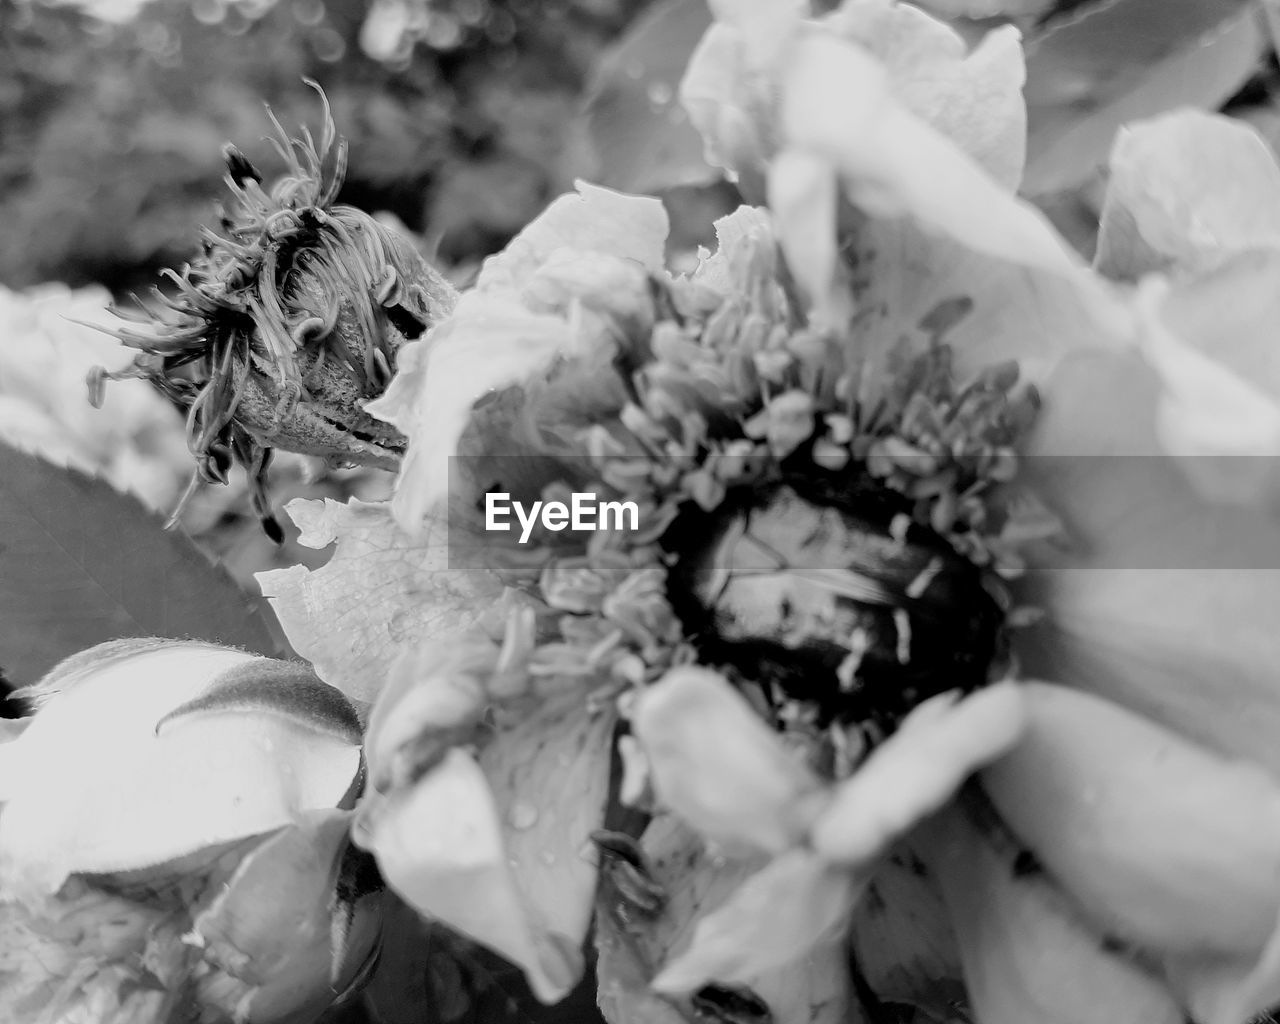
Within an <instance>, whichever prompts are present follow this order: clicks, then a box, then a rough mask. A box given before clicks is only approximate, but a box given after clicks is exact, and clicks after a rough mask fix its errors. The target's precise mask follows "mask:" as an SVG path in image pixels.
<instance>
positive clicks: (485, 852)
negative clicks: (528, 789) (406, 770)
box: [354, 748, 582, 1003]
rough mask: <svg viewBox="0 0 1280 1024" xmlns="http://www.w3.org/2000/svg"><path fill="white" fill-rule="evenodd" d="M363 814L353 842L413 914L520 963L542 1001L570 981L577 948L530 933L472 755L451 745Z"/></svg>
mask: <svg viewBox="0 0 1280 1024" xmlns="http://www.w3.org/2000/svg"><path fill="white" fill-rule="evenodd" d="M361 818H362V821H361V822H360V823H359V825H358V827H357V829H356V831H355V833H354V834H355V836H356V839H357V841H358V842H360V844H361V845H362V846H364V847H365V848H366V849H368V850H369V851H370V852H371V853H373V854H374V856H375V857H376V858H377V859H378V867H379V868H380V869H381V871H382V875H383V877H384V878H385V879H386V880H387V884H388V885H389V886H391V888H392V889H394V890H395V891H396V892H398V893H399V894H400V895H401V896H402V897H403V898H404V899H405V901H406V902H408V903H409V904H411V905H412V906H413V907H415V908H416V909H417V910H418V911H419V913H421V914H424V915H426V916H427V917H430V918H434V919H436V920H438V921H440V922H442V923H444V924H447V925H449V927H451V928H454V929H456V930H457V931H459V932H461V933H462V934H463V935H466V936H468V937H469V938H472V939H474V940H475V941H476V942H480V943H482V944H484V945H486V946H488V947H489V948H491V949H493V950H494V951H495V952H497V953H499V954H501V955H502V956H504V957H506V958H507V959H508V960H510V961H511V962H512V963H514V964H516V965H517V966H519V967H520V968H521V969H523V970H524V972H525V976H526V977H527V978H528V980H529V985H530V987H531V988H532V989H533V992H534V994H535V995H536V996H537V997H538V998H539V999H541V1000H543V1001H544V1002H547V1003H553V1002H556V1001H557V1000H559V999H561V998H563V997H564V995H565V994H566V993H567V992H568V991H569V990H570V989H571V988H572V987H573V985H574V982H575V981H576V980H577V977H578V975H579V974H580V973H581V971H582V957H581V953H580V951H579V950H578V948H577V947H576V946H573V945H572V944H567V943H563V942H559V941H557V940H556V937H555V936H553V935H547V934H540V933H539V932H538V931H536V929H535V925H534V923H533V921H532V920H531V917H530V914H529V911H528V908H527V906H526V904H525V901H524V897H523V895H522V893H521V892H520V890H519V888H518V886H517V884H516V880H515V878H514V877H513V875H512V871H511V868H510V865H509V863H508V857H507V852H506V849H505V848H504V845H503V828H502V822H501V819H500V817H499V810H498V807H497V805H496V804H495V803H494V799H493V794H492V792H491V791H490V789H489V784H488V782H487V781H486V779H485V777H484V772H483V771H482V770H481V768H480V766H479V765H478V764H476V762H475V760H474V759H472V758H471V756H470V755H468V754H466V753H465V752H463V751H462V750H460V749H457V748H455V749H453V750H450V751H449V752H448V753H447V754H445V756H444V759H443V760H442V761H441V762H440V764H439V765H437V766H436V767H435V768H433V769H432V770H431V771H429V772H428V773H427V774H426V775H424V776H423V777H422V778H421V779H419V780H418V781H417V782H416V783H415V784H414V785H413V786H411V787H408V788H407V789H406V790H402V791H400V792H398V793H395V794H392V795H391V796H390V797H386V798H383V799H382V800H377V799H375V800H369V801H367V803H366V805H363V806H362V808H361Z"/></svg>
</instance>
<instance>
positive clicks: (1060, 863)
mask: <svg viewBox="0 0 1280 1024" xmlns="http://www.w3.org/2000/svg"><path fill="white" fill-rule="evenodd" d="M1022 686H1023V688H1024V690H1025V692H1026V695H1027V701H1028V708H1029V710H1030V712H1031V714H1030V725H1029V727H1028V729H1027V733H1026V736H1025V737H1024V739H1023V740H1022V742H1021V743H1019V744H1018V745H1017V746H1016V747H1015V748H1014V749H1013V750H1012V751H1011V752H1010V753H1009V754H1007V755H1006V756H1005V757H1004V758H1002V759H1001V760H1000V761H998V762H996V763H995V764H994V765H992V766H990V767H989V768H987V769H986V770H985V771H984V772H983V773H982V783H983V787H984V788H985V790H986V791H987V793H988V794H989V795H990V797H991V801H992V803H993V804H994V805H995V807H996V809H997V810H998V811H999V813H1000V815H1001V817H1002V818H1003V819H1004V820H1005V821H1006V822H1007V823H1008V825H1009V828H1010V829H1011V830H1012V832H1013V833H1014V835H1016V836H1017V837H1018V839H1019V840H1020V841H1021V842H1023V843H1025V844H1027V846H1028V847H1029V848H1030V849H1031V851H1032V852H1033V853H1034V854H1035V855H1036V857H1037V858H1039V860H1040V861H1041V863H1043V864H1044V866H1045V868H1046V870H1047V871H1048V872H1049V874H1050V875H1051V876H1052V877H1053V878H1054V879H1055V880H1056V881H1057V882H1059V883H1060V884H1061V885H1062V886H1063V888H1064V889H1065V890H1066V891H1067V892H1068V893H1070V894H1071V896H1072V897H1073V898H1074V899H1075V900H1077V901H1078V902H1079V904H1080V905H1081V906H1082V907H1083V908H1084V910H1085V911H1086V913H1087V914H1088V915H1089V917H1090V918H1091V919H1092V920H1094V921H1095V922H1097V923H1098V924H1099V925H1100V926H1101V928H1102V930H1104V931H1105V932H1106V933H1107V934H1110V935H1114V936H1116V937H1118V938H1120V939H1122V940H1124V941H1127V942H1131V943H1134V944H1137V945H1138V946H1140V947H1141V948H1144V949H1149V950H1154V951H1157V952H1161V953H1176V954H1181V955H1189V956H1195V955H1204V956H1209V957H1213V956H1223V955H1231V956H1237V957H1240V958H1242V959H1244V960H1245V961H1246V962H1248V963H1250V964H1252V963H1253V962H1255V961H1256V960H1257V958H1258V955H1259V952H1260V951H1261V950H1262V948H1263V947H1264V946H1265V945H1266V944H1267V942H1268V940H1269V939H1270V938H1271V936H1272V933H1273V932H1274V931H1275V927H1276V920H1277V915H1278V914H1280V785H1278V784H1277V783H1276V781H1275V780H1274V779H1272V777H1271V776H1269V775H1268V774H1267V773H1266V772H1264V771H1262V770H1261V769H1260V768H1257V767H1255V766H1253V765H1250V764H1248V763H1245V762H1240V761H1230V760H1227V759H1225V758H1221V757H1218V756H1217V755H1215V754H1212V753H1210V752H1209V751H1207V750H1204V749H1202V748H1200V747H1197V746H1195V745H1194V744H1192V743H1189V742H1187V741H1186V740H1184V739H1182V738H1180V737H1179V736H1177V735H1175V734H1174V733H1172V732H1169V731H1168V730H1167V729H1165V728H1163V727H1162V726H1159V725H1156V724H1155V723H1153V722H1150V721H1148V720H1147V719H1144V718H1142V717H1140V716H1138V715H1135V714H1133V713H1132V712H1130V711H1126V710H1124V709H1123V708H1120V707H1119V706H1117V705H1114V704H1111V703H1109V702H1107V701H1104V700H1101V699H1100V698H1098V697H1093V696H1090V695H1088V694H1084V693H1079V692H1076V691H1074V690H1067V689H1064V688H1062V687H1057V686H1050V685H1047V684H1043V683H1024V684H1022ZM1263 1008H1264V1007H1255V1008H1254V1009H1256V1010H1261V1009H1263Z"/></svg>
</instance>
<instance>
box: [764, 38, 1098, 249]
mask: <svg viewBox="0 0 1280 1024" xmlns="http://www.w3.org/2000/svg"><path fill="white" fill-rule="evenodd" d="M781 88H782V110H781V121H782V132H783V139H784V148H785V149H791V148H794V149H798V150H800V151H802V152H807V153H811V154H813V155H815V156H821V157H823V158H825V159H826V160H828V161H829V162H831V163H832V164H834V165H835V167H836V168H837V169H838V170H839V172H840V174H841V176H842V178H843V179H844V183H845V187H846V189H847V190H848V192H849V197H850V199H851V200H852V201H853V203H854V205H855V206H858V207H860V208H862V209H864V210H866V211H867V212H868V213H870V214H872V215H874V216H878V217H891V216H901V215H907V216H910V217H912V218H914V219H915V220H917V221H918V222H919V223H921V224H922V225H925V226H926V227H928V228H929V229H931V231H933V232H935V233H940V234H943V235H946V236H949V237H951V238H954V239H956V240H958V241H961V242H963V243H964V244H965V245H967V246H968V247H969V248H971V249H974V250H976V251H978V252H981V253H984V254H986V255H989V256H996V257H1000V258H1002V259H1006V260H1010V261H1012V262H1016V263H1020V264H1023V265H1026V266H1029V267H1035V268H1037V269H1040V270H1048V271H1052V272H1055V273H1069V272H1072V271H1073V270H1075V269H1077V268H1078V261H1077V260H1076V258H1075V257H1074V255H1073V254H1072V253H1071V252H1070V251H1069V249H1068V248H1067V247H1066V245H1065V244H1064V243H1063V242H1062V240H1061V239H1060V238H1059V237H1058V236H1057V234H1056V233H1055V232H1054V231H1053V229H1052V228H1051V227H1050V226H1049V223H1048V221H1046V220H1045V219H1044V218H1043V217H1042V216H1041V215H1040V214H1039V213H1038V212H1036V211H1035V209H1034V208H1033V207H1031V206H1030V205H1029V204H1026V203H1023V202H1021V201H1020V200H1018V199H1016V198H1015V197H1013V196H1012V195H1010V194H1009V193H1008V192H1007V191H1005V189H1003V188H1002V187H1001V186H1000V185H998V184H997V183H996V182H995V181H994V180H992V179H991V178H990V177H988V175H987V173H986V172H985V171H984V170H983V169H982V168H981V167H980V166H979V165H978V164H977V163H975V162H974V161H973V159H972V158H971V157H969V156H968V155H967V154H965V153H964V152H963V151H962V150H961V149H960V148H959V147H958V146H956V145H955V143H954V142H952V141H951V140H950V139H948V138H947V137H946V136H944V135H943V134H941V133H940V132H939V131H938V130H937V129H935V128H933V127H932V126H930V125H929V124H928V123H927V122H925V121H924V120H922V119H921V118H919V117H918V116H917V115H915V114H913V113H912V112H911V111H910V110H908V109H907V108H905V107H904V106H902V105H901V104H900V103H899V102H898V101H897V100H896V98H895V97H894V96H893V95H892V93H891V91H890V88H889V85H888V82H887V80H886V77H885V72H884V71H883V69H882V68H881V67H880V66H879V65H877V64H876V62H875V61H874V59H873V58H871V57H870V56H869V55H868V54H867V53H866V51H864V50H862V49H861V48H860V47H858V46H856V45H854V44H851V43H845V42H841V41H839V40H837V39H834V38H831V37H824V36H812V37H810V38H807V39H804V40H802V41H801V42H799V43H798V44H797V45H796V47H795V51H794V54H793V56H792V57H791V58H790V59H789V61H788V70H787V73H786V76H785V78H784V79H783V81H782V83H781ZM833 95H838V96H844V97H855V96H856V97H857V102H856V103H852V102H846V103H840V104H836V103H832V102H830V97H831V96H833Z"/></svg>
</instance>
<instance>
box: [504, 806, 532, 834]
mask: <svg viewBox="0 0 1280 1024" xmlns="http://www.w3.org/2000/svg"><path fill="white" fill-rule="evenodd" d="M507 821H508V822H509V823H510V824H511V827H512V828H514V829H517V830H519V831H521V832H523V831H524V830H525V829H529V828H533V826H534V825H536V824H537V823H538V808H536V807H534V806H533V804H531V803H529V802H528V801H527V800H517V801H516V802H515V803H514V804H512V805H511V810H510V812H509V813H508V814H507Z"/></svg>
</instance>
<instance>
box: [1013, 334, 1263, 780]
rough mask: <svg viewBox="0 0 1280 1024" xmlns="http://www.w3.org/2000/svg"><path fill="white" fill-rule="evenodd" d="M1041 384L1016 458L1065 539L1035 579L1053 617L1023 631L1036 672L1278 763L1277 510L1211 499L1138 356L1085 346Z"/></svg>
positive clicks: (1025, 653)
mask: <svg viewBox="0 0 1280 1024" xmlns="http://www.w3.org/2000/svg"><path fill="white" fill-rule="evenodd" d="M1043 394H1044V408H1043V411H1042V414H1041V417H1040V419H1039V421H1038V422H1037V426H1036V430H1035V434H1034V435H1033V436H1032V438H1031V439H1030V443H1029V445H1028V450H1027V453H1026V455H1025V456H1024V458H1023V459H1022V466H1023V470H1024V473H1025V478H1026V481H1027V483H1028V484H1029V486H1031V487H1032V488H1033V489H1034V491H1035V493H1036V494H1037V496H1039V497H1040V498H1041V499H1042V500H1044V501H1045V502H1046V503H1047V504H1048V505H1049V506H1050V508H1051V509H1052V510H1053V512H1054V513H1055V514H1056V515H1057V516H1058V517H1059V518H1060V519H1061V520H1062V521H1063V523H1064V526H1065V529H1066V531H1067V536H1068V539H1069V543H1070V550H1069V551H1067V552H1065V553H1057V554H1048V555H1045V556H1042V557H1039V561H1038V564H1039V565H1040V566H1042V568H1039V569H1037V570H1035V571H1033V572H1032V573H1031V574H1030V575H1029V577H1028V579H1027V584H1028V586H1027V590H1026V592H1025V594H1024V595H1023V597H1024V599H1025V600H1027V601H1029V602H1030V603H1033V604H1035V605H1037V606H1038V607H1041V608H1043V609H1044V610H1045V612H1046V615H1045V616H1044V619H1043V620H1042V623H1041V624H1040V625H1038V626H1036V627H1034V628H1033V629H1030V630H1027V631H1025V632H1024V633H1023V634H1022V635H1021V636H1020V637H1019V638H1018V641H1017V643H1018V653H1019V657H1020V659H1021V661H1022V662H1023V664H1024V666H1025V668H1026V670H1027V671H1028V672H1029V673H1031V674H1039V675H1042V676H1044V677H1047V678H1053V679H1055V680H1057V681H1059V682H1062V683H1064V684H1066V685H1070V686H1073V687H1076V688H1080V689H1084V690H1088V691H1091V692H1094V693H1099V694H1101V695H1102V696H1104V697H1107V698H1108V699H1111V700H1115V701H1118V702H1119V703H1121V704H1123V705H1125V706H1126V707H1128V708H1131V709H1132V710H1135V711H1137V712H1139V713H1140V714H1142V715H1145V716H1147V717H1149V718H1152V719H1153V720H1155V721H1158V722H1162V723H1164V724H1165V725H1168V726H1171V727H1172V728H1174V729H1175V730H1177V731H1178V732H1180V733H1181V734H1183V735H1185V736H1189V737H1191V738H1193V739H1195V740H1198V741H1199V742H1202V743H1205V744H1207V745H1208V746H1210V747H1212V748H1213V749H1215V750H1218V751H1219V752H1221V753H1224V754H1227V755H1229V756H1237V757H1245V758H1250V759H1252V760H1255V761H1256V762H1258V763H1260V764H1263V765H1265V766H1267V767H1268V768H1270V769H1271V770H1272V771H1273V772H1274V773H1277V774H1280V748H1277V745H1276V743H1275V742H1274V737H1275V736H1276V735H1277V731H1278V730H1280V688H1277V686H1276V684H1275V671H1274V667H1275V665H1276V664H1277V663H1280V634H1278V633H1277V631H1276V629H1275V628H1274V622H1273V616H1272V614H1271V612H1270V611H1269V609H1272V608H1275V607H1277V604H1278V603H1280V563H1276V562H1274V561H1273V560H1272V553H1273V552H1275V551H1276V550H1278V547H1277V545H1278V544H1280V528H1278V527H1277V524H1276V522H1275V519H1274V517H1273V516H1272V515H1271V514H1270V513H1268V511H1267V510H1266V509H1265V508H1251V507H1247V506H1228V505H1222V504H1219V503H1214V502H1212V501H1210V500H1209V499H1207V498H1206V496H1205V495H1203V493H1202V492H1200V491H1199V490H1198V489H1197V488H1196V487H1195V486H1193V484H1192V483H1191V481H1190V480H1189V479H1188V478H1187V476H1186V474H1185V473H1184V472H1183V471H1182V469H1181V467H1180V466H1179V465H1178V462H1177V460H1175V459H1173V458H1171V457H1169V456H1167V455H1164V454H1163V452H1162V445H1161V444H1160V441H1159V439H1158V438H1157V436H1156V432H1155V415H1154V409H1155V407H1156V404H1157V402H1158V400H1159V396H1160V385H1159V381H1158V380H1157V378H1156V377H1155V374H1154V373H1153V372H1152V371H1151V369H1150V368H1149V367H1147V366H1146V365H1145V364H1144V363H1143V361H1142V360H1141V358H1140V357H1139V356H1138V355H1136V354H1134V353H1130V354H1104V353H1094V354H1084V353H1081V354H1080V355H1078V356H1075V357H1073V358H1071V359H1069V360H1067V361H1065V362H1064V363H1063V364H1062V366H1061V367H1060V368H1059V369H1058V371H1056V372H1055V374H1054V375H1053V376H1052V377H1051V378H1050V380H1049V381H1047V382H1046V385H1045V387H1044V389H1043ZM1081 409H1088V410H1089V412H1088V415H1081V413H1080V410H1081ZM1223 461H1230V460H1223ZM1033 564H1035V563H1033Z"/></svg>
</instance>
